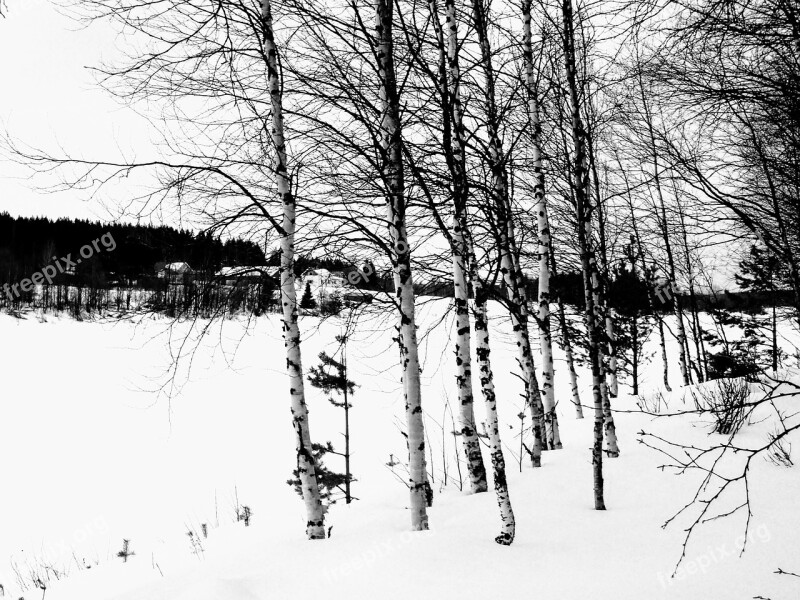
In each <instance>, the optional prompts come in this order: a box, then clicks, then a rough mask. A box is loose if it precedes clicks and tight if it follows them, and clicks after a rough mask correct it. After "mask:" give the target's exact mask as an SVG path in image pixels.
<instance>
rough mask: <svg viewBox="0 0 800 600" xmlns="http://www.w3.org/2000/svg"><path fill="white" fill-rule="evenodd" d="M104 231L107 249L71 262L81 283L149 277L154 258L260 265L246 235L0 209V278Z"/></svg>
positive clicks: (17, 275)
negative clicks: (14, 213) (216, 234)
mask: <svg viewBox="0 0 800 600" xmlns="http://www.w3.org/2000/svg"><path fill="white" fill-rule="evenodd" d="M107 233H110V234H111V236H112V237H113V240H114V242H115V243H116V248H115V249H114V250H113V251H105V249H103V251H102V252H96V253H95V254H94V256H92V257H91V258H90V259H88V260H83V261H82V262H81V264H80V265H78V266H77V267H76V272H75V278H76V279H77V280H78V281H80V282H82V283H90V282H91V283H95V284H99V285H104V284H111V283H114V284H120V285H123V286H130V285H134V282H135V281H140V280H142V279H147V278H149V277H154V276H155V274H156V265H157V264H158V263H164V262H167V263H171V262H186V263H189V265H191V267H192V268H193V269H194V270H196V271H204V272H209V271H216V270H218V269H219V268H220V267H222V266H244V265H266V264H267V261H266V259H265V256H264V251H263V249H262V248H260V247H259V246H258V245H257V244H255V243H253V242H252V241H248V240H241V239H229V240H225V241H222V240H220V239H219V238H216V237H213V236H211V235H207V234H204V233H194V232H192V231H188V230H185V229H174V228H172V227H166V226H163V225H162V226H157V227H156V226H152V225H133V224H127V223H101V222H98V221H84V220H80V219H77V220H72V219H58V220H56V221H52V220H50V219H47V218H27V217H18V218H17V217H12V216H11V215H9V214H8V213H0V283H10V282H15V281H19V280H20V279H22V278H24V277H29V276H30V275H31V273H33V272H35V271H38V270H40V269H41V268H42V267H44V266H45V265H47V264H52V263H53V262H54V259H53V257H57V258H61V257H64V256H66V255H67V254H72V256H73V257H76V256H77V255H78V251H79V249H80V248H81V247H82V246H84V245H86V244H91V242H92V241H93V240H96V239H98V238H100V237H101V236H103V235H104V234H107Z"/></svg>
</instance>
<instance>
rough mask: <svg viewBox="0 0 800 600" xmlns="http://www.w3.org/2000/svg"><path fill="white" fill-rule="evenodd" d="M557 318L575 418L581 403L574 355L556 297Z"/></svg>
mask: <svg viewBox="0 0 800 600" xmlns="http://www.w3.org/2000/svg"><path fill="white" fill-rule="evenodd" d="M558 320H559V323H560V325H561V343H562V344H563V346H564V353H565V354H566V355H567V370H568V371H569V386H570V391H571V392H572V403H573V404H574V405H575V418H577V419H582V418H583V405H582V404H581V395H580V392H579V391H578V373H577V372H576V371H575V355H574V354H573V352H572V342H571V341H570V339H569V329H568V327H567V315H566V312H565V310H564V302H562V300H561V298H559V299H558Z"/></svg>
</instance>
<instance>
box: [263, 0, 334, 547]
mask: <svg viewBox="0 0 800 600" xmlns="http://www.w3.org/2000/svg"><path fill="white" fill-rule="evenodd" d="M261 19H262V21H263V29H264V42H263V43H264V52H265V54H266V59H267V77H268V81H269V97H270V101H271V104H272V106H271V108H272V113H271V116H272V128H271V130H270V134H271V136H272V142H273V145H274V161H275V162H274V170H275V182H276V184H277V193H278V197H279V198H280V201H281V205H282V206H283V221H282V226H281V228H282V232H281V241H280V250H281V310H282V313H283V339H284V344H285V347H286V370H287V372H288V375H289V394H290V397H291V403H292V424H293V425H294V430H295V443H296V449H297V470H298V473H299V478H300V483H301V488H302V492H303V501H304V502H305V505H306V515H307V517H308V522H307V523H306V533H307V535H308V538H309V539H312V540H316V539H324V538H325V522H324V514H323V511H322V502H321V501H320V497H319V487H318V486H317V477H316V472H315V470H314V466H315V465H314V456H313V454H312V446H311V432H310V428H309V423H308V408H307V406H306V400H305V382H304V379H303V361H302V355H301V353H300V327H299V325H298V322H297V288H296V285H295V275H294V234H295V219H296V211H295V199H294V196H293V194H292V189H291V183H290V180H289V169H288V166H287V156H286V140H285V137H284V124H283V103H282V95H283V90H282V89H281V80H280V74H279V72H278V49H277V46H276V45H275V34H274V32H273V28H272V3H271V0H261Z"/></svg>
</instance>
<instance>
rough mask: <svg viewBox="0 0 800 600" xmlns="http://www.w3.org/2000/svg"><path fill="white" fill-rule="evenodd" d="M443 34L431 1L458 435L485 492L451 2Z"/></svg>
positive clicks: (475, 486)
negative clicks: (446, 188) (446, 187)
mask: <svg viewBox="0 0 800 600" xmlns="http://www.w3.org/2000/svg"><path fill="white" fill-rule="evenodd" d="M444 5H445V24H446V29H447V31H446V33H445V31H444V28H443V27H442V25H441V21H440V19H439V8H438V4H437V2H436V0H430V2H429V10H430V13H431V22H432V24H433V27H434V33H435V36H436V43H437V47H438V50H439V73H440V80H439V82H438V87H439V92H440V97H441V108H442V122H443V146H444V148H443V149H444V152H445V155H446V157H447V159H448V160H447V163H448V167H449V172H450V177H451V179H452V203H453V227H452V231H451V232H450V239H449V241H450V250H451V254H452V262H453V289H454V300H455V313H456V341H455V356H456V369H457V375H456V384H457V386H458V405H459V413H458V414H459V421H458V433H459V435H460V437H461V442H462V445H463V448H464V454H465V457H466V462H467V469H468V471H469V478H470V485H471V489H472V492H473V493H480V492H485V491H486V490H487V482H486V467H485V466H484V464H483V457H482V455H481V448H480V439H479V438H478V433H477V428H476V426H475V413H474V408H473V405H474V402H473V387H472V356H471V354H472V335H471V327H470V318H469V266H468V265H469V255H468V251H467V241H466V234H467V227H468V223H467V205H468V198H469V181H468V178H467V171H466V148H465V141H464V116H463V108H462V106H461V70H460V66H459V56H458V54H459V40H458V22H457V19H456V10H455V3H454V0H445V3H444Z"/></svg>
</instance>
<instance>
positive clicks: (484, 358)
mask: <svg viewBox="0 0 800 600" xmlns="http://www.w3.org/2000/svg"><path fill="white" fill-rule="evenodd" d="M466 238H467V243H468V244H469V246H468V255H467V256H468V261H469V264H470V275H471V279H472V287H473V290H474V292H475V302H474V305H473V312H474V315H475V338H476V339H475V345H476V354H477V357H478V366H479V369H480V379H481V392H482V393H483V400H484V403H485V404H486V432H487V433H488V434H489V446H490V447H491V451H492V474H493V476H494V477H493V478H494V490H495V495H496V496H497V505H498V507H499V508H500V521H501V529H500V535H498V536H497V537H496V538H494V540H495V541H496V542H497V543H498V544H502V545H504V546H508V545H510V544H511V543H512V542H513V541H514V535H515V533H516V520H515V519H514V510H513V509H512V508H511V498H510V497H509V494H508V483H507V480H506V462H505V458H504V456H503V442H502V439H501V437H500V422H499V420H498V417H497V396H496V394H495V389H494V375H493V373H492V361H491V349H490V345H489V319H488V317H487V311H486V290H484V289H483V285H482V283H481V280H480V278H479V277H478V269H477V265H476V260H475V253H474V251H473V248H472V244H471V243H470V241H469V233H468V232H467V235H466Z"/></svg>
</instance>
